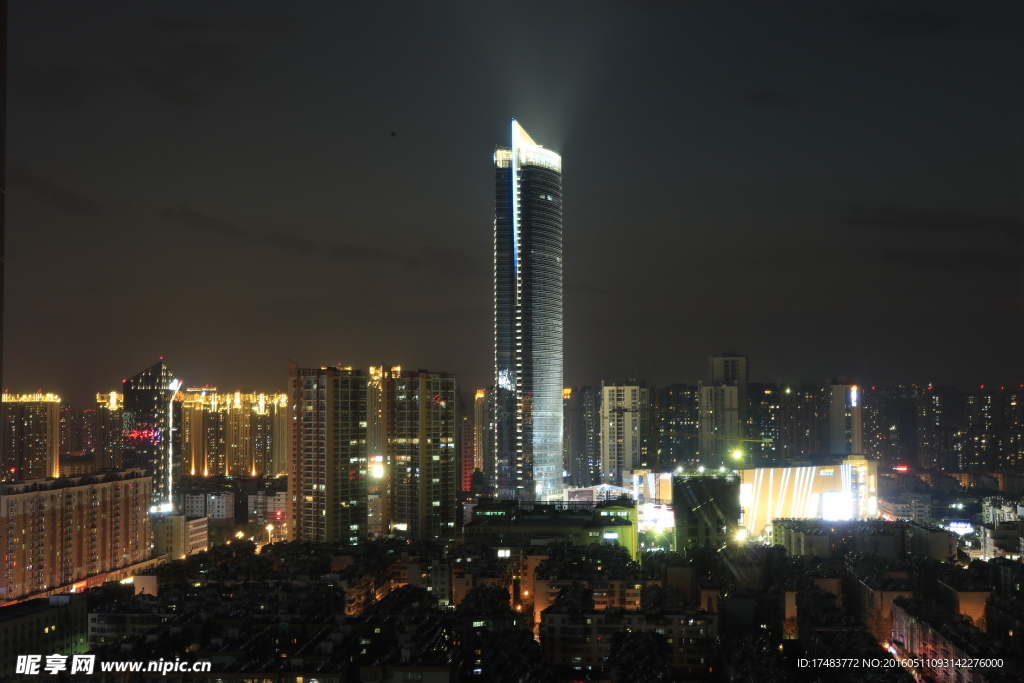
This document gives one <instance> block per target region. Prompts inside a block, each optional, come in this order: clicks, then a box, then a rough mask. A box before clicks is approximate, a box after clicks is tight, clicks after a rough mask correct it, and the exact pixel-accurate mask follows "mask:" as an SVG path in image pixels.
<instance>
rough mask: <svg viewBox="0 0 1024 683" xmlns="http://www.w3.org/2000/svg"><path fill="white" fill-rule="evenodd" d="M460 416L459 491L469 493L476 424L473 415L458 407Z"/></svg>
mask: <svg viewBox="0 0 1024 683" xmlns="http://www.w3.org/2000/svg"><path fill="white" fill-rule="evenodd" d="M460 407H461V410H462V415H461V416H460V417H459V425H460V429H461V431H460V433H459V437H460V443H459V454H460V455H459V475H458V484H459V491H460V492H462V493H469V491H470V490H471V489H472V487H473V471H474V470H475V469H476V423H475V422H474V416H473V413H472V412H471V411H469V410H466V408H465V406H460Z"/></svg>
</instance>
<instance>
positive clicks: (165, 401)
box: [121, 362, 181, 512]
mask: <svg viewBox="0 0 1024 683" xmlns="http://www.w3.org/2000/svg"><path fill="white" fill-rule="evenodd" d="M180 387H181V381H180V380H177V379H175V378H174V376H173V375H172V374H171V371H170V370H168V369H167V366H166V365H164V364H163V362H160V363H156V364H155V365H151V366H150V367H148V368H146V369H145V370H143V371H142V372H140V373H139V374H137V375H135V376H134V377H131V378H129V379H126V380H125V381H124V406H123V410H122V416H123V417H124V420H125V424H126V428H125V432H124V450H123V452H122V455H121V460H122V463H123V464H124V466H126V467H142V468H145V469H146V471H148V472H149V473H150V474H151V475H152V476H153V505H154V506H157V507H158V508H160V509H161V510H162V511H164V512H166V511H169V510H170V509H171V508H172V507H173V502H172V493H173V491H172V489H173V486H174V483H173V482H174V477H175V476H178V475H180V474H181V440H180V438H179V436H180V433H181V432H180V427H181V404H180V402H179V401H178V400H177V399H178V397H179V391H178V390H179V388H180Z"/></svg>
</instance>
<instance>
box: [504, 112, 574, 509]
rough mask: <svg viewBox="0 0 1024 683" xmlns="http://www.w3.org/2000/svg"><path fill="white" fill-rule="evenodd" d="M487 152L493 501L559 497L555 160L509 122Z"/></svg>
mask: <svg viewBox="0 0 1024 683" xmlns="http://www.w3.org/2000/svg"><path fill="white" fill-rule="evenodd" d="M511 142H512V145H511V147H498V148H497V149H496V150H495V152H494V171H495V174H494V175H495V202H494V385H495V435H494V436H495V455H496V459H497V466H498V467H497V469H498V471H497V479H498V495H499V496H500V497H501V498H520V499H527V500H530V499H540V498H545V497H549V496H555V495H558V494H560V492H561V490H562V389H563V385H562V158H561V157H560V156H559V155H557V154H555V153H554V152H551V151H550V150H546V149H544V148H543V147H542V146H541V145H538V144H537V143H535V142H534V141H533V140H532V139H531V138H530V136H529V135H527V133H526V131H525V130H523V128H522V126H520V125H519V123H518V122H517V121H516V120H515V119H513V120H512V140H511Z"/></svg>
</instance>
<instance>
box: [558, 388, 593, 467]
mask: <svg viewBox="0 0 1024 683" xmlns="http://www.w3.org/2000/svg"><path fill="white" fill-rule="evenodd" d="M566 391H568V392H569V393H568V396H567V398H566V403H565V452H566V455H565V463H566V466H565V469H566V470H567V471H568V472H569V484H570V485H572V486H579V487H586V486H594V485H595V484H600V483H601V387H590V386H582V387H576V388H574V389H567V390H566Z"/></svg>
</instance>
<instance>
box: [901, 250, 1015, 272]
mask: <svg viewBox="0 0 1024 683" xmlns="http://www.w3.org/2000/svg"><path fill="white" fill-rule="evenodd" d="M883 259H884V260H885V261H887V262H889V263H891V264H894V265H897V266H899V267H901V268H913V269H916V270H936V271H942V272H946V273H949V272H960V273H984V272H994V271H997V272H1016V271H1020V270H1021V267H1022V265H1024V264H1022V260H1021V257H1020V256H1019V255H1017V254H1011V253H1007V252H988V251H977V250H973V249H959V250H956V251H939V250H937V249H890V250H889V251H887V252H885V254H884V256H883Z"/></svg>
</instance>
